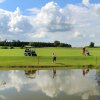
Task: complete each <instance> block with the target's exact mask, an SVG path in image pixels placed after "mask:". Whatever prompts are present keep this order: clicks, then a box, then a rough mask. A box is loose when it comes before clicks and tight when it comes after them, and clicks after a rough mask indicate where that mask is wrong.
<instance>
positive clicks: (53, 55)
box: [52, 53, 56, 63]
mask: <svg viewBox="0 0 100 100" xmlns="http://www.w3.org/2000/svg"><path fill="white" fill-rule="evenodd" d="M52 61H53V63H55V62H56V55H55V53H53V54H52Z"/></svg>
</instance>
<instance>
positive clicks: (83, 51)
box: [83, 47, 86, 55]
mask: <svg viewBox="0 0 100 100" xmlns="http://www.w3.org/2000/svg"><path fill="white" fill-rule="evenodd" d="M85 49H86V48H85V47H84V48H83V55H85Z"/></svg>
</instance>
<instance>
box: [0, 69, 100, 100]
mask: <svg viewBox="0 0 100 100" xmlns="http://www.w3.org/2000/svg"><path fill="white" fill-rule="evenodd" d="M39 73H40V74H39V75H38V74H36V78H35V79H34V80H33V79H27V78H25V75H24V73H22V71H8V72H7V71H5V72H1V78H0V80H5V81H6V85H5V86H1V87H0V91H2V90H3V91H4V90H6V89H12V88H15V89H16V90H17V92H20V91H21V89H23V87H24V89H26V88H25V87H26V85H27V86H28V87H27V89H30V88H31V89H30V90H31V91H42V92H43V93H45V94H46V95H47V96H49V97H56V96H58V95H59V93H60V92H63V93H65V94H66V95H70V96H71V95H77V96H81V97H82V99H88V98H89V96H94V95H100V90H99V86H98V84H97V81H96V80H95V79H96V78H97V77H96V74H97V73H96V70H90V71H89V73H88V74H86V75H85V76H83V74H82V70H81V69H80V70H73V69H71V70H68V71H58V70H57V75H56V76H55V78H53V75H52V71H40V72H39ZM1 98H5V97H4V96H0V99H1Z"/></svg>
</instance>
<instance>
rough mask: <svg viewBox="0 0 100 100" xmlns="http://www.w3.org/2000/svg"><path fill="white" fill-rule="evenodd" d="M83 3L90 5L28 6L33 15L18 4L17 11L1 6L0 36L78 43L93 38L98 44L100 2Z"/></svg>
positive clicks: (55, 4) (53, 3) (4, 37)
mask: <svg viewBox="0 0 100 100" xmlns="http://www.w3.org/2000/svg"><path fill="white" fill-rule="evenodd" d="M82 2H83V4H84V5H87V4H89V5H88V6H83V5H75V4H67V5H66V6H65V7H63V8H61V7H60V6H59V5H58V4H57V3H55V2H49V3H47V4H46V5H45V6H43V7H42V8H41V9H39V8H31V9H28V11H29V13H30V12H31V14H30V15H27V16H26V15H23V14H22V12H21V10H20V8H19V7H17V8H16V10H15V11H14V12H11V11H6V10H3V9H0V38H1V39H8V40H13V39H20V40H26V41H32V40H36V41H38V40H41V41H54V40H55V39H56V40H57V39H58V40H60V41H61V42H69V43H72V45H73V44H74V45H76V46H79V45H78V43H77V42H82V45H84V44H86V42H90V41H91V40H92V39H93V40H92V41H94V42H95V43H98V41H99V42H100V40H99V38H98V37H99V36H100V35H99V33H100V30H99V28H100V20H99V18H100V4H90V3H89V0H83V1H82ZM77 32H78V33H77ZM93 34H94V36H93ZM79 37H81V39H82V40H80V39H79ZM93 37H94V38H93ZM73 38H74V41H73ZM75 41H77V42H75ZM82 45H81V46H82Z"/></svg>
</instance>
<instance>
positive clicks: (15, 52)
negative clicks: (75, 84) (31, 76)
mask: <svg viewBox="0 0 100 100" xmlns="http://www.w3.org/2000/svg"><path fill="white" fill-rule="evenodd" d="M89 51H90V53H91V56H87V57H86V56H83V55H82V48H36V52H37V54H38V57H26V56H24V49H0V66H1V67H3V66H6V67H7V66H68V65H70V66H72V65H77V66H80V65H100V62H99V61H100V48H89ZM53 52H55V53H56V56H57V62H56V63H52V53H53Z"/></svg>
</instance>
